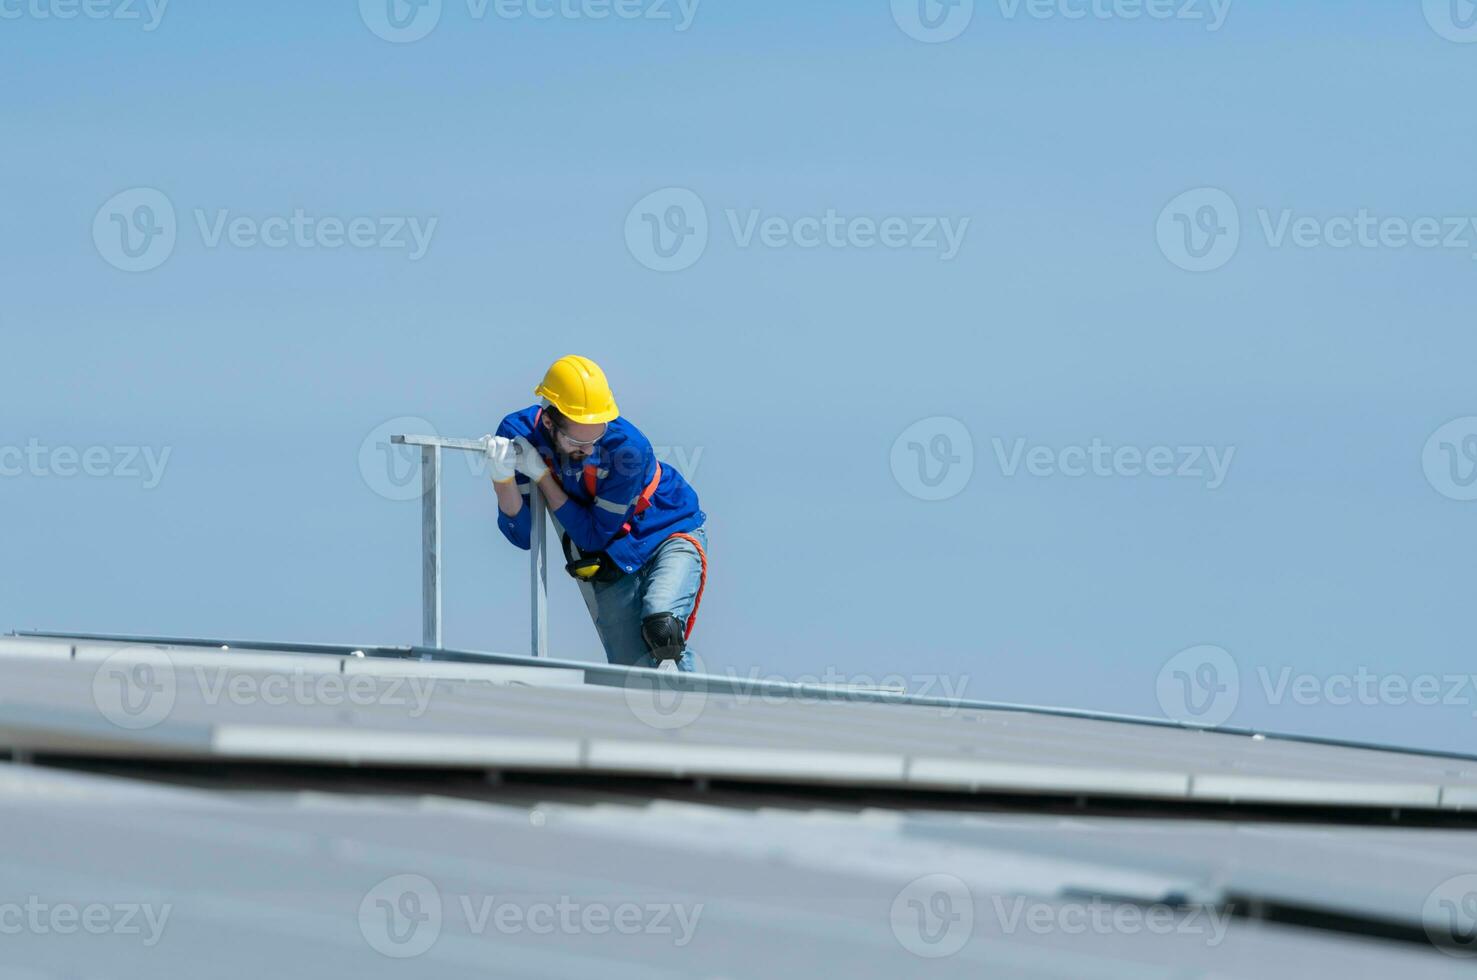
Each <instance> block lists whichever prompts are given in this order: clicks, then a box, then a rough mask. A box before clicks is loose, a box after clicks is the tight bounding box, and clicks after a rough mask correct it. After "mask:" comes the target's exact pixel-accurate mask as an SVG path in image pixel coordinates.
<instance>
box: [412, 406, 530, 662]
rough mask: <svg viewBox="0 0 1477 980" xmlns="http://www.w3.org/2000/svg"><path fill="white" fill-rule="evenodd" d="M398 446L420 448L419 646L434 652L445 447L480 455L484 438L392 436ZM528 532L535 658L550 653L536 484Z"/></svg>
mask: <svg viewBox="0 0 1477 980" xmlns="http://www.w3.org/2000/svg"><path fill="white" fill-rule="evenodd" d="M390 442H391V443H393V444H395V445H397V446H419V447H420V450H421V645H422V646H425V647H430V648H431V649H433V650H440V649H441V648H442V642H441V635H442V633H441V595H442V589H441V451H442V450H443V449H452V450H456V451H458V452H468V453H480V452H482V451H483V446H482V441H481V440H480V439H443V438H441V437H440V436H417V435H399V436H391V437H390ZM528 506H529V507H530V508H531V510H530V514H529V517H530V520H531V530H530V531H529V556H530V557H529V563H528V590H529V597H530V598H529V607H530V610H529V611H530V614H531V615H530V620H531V623H532V627H531V633H530V637H529V642H530V646H531V652H532V654H533V656H535V657H546V656H548V654H549V556H548V528H547V522H546V521H545V519H544V515H545V507H544V496H543V494H541V493H539V492H538V488H537V487H531V488H530V489H529V493H528Z"/></svg>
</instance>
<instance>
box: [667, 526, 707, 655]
mask: <svg viewBox="0 0 1477 980" xmlns="http://www.w3.org/2000/svg"><path fill="white" fill-rule="evenodd" d="M668 537H669V538H682V539H683V540H684V541H690V542H692V546H693V547H694V548H696V549H697V556H698V560H699V561H701V562H702V563H703V574H702V578H700V579H698V583H697V596H696V598H694V599H693V600H692V612H690V613H688V615H687V632H686V633H684V634H682V638H683V639H684V640H685V639H688V638H689V637H691V636H692V629H693V627H694V626H696V625H697V611H698V607H700V606H701V605H702V604H703V589H706V588H707V587H708V553H707V552H706V551H704V550H703V546H702V543H701V542H700V541H698V539H697V538H695V537H693V536H692V535H690V534H686V533H684V532H682V531H678V532H677V533H675V534H672V535H669V536H668Z"/></svg>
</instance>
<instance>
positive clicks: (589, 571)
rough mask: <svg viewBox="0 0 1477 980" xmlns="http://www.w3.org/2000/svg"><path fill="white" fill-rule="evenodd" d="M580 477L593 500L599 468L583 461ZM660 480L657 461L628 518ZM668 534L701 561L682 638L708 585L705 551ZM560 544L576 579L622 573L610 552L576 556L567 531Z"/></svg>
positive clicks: (647, 503)
mask: <svg viewBox="0 0 1477 980" xmlns="http://www.w3.org/2000/svg"><path fill="white" fill-rule="evenodd" d="M542 418H543V410H542V409H540V410H539V413H538V415H536V416H535V417H534V420H533V424H534V426H535V427H536V426H537V425H538V424H539V420H540V419H542ZM544 465H546V466H548V467H549V469H550V470H554V472H558V471H557V470H555V468H554V460H553V459H552V458H551V457H549V456H544ZM583 477H584V485H585V492H586V493H588V494H589V495H590V499H591V500H594V499H595V498H596V497H597V496H598V494H597V493H596V492H595V491H596V489H597V486H598V481H599V479H600V471H599V469H598V468H597V467H596V466H595V464H593V463H586V464H585V468H584V474H583ZM661 482H662V464H661V463H660V462H658V463H657V464H656V474H655V475H654V476H653V477H652V478H651V482H650V483H648V484H647V485H646V487H645V489H643V490H642V491H641V495H640V496H638V497H637V498H636V503H635V505H634V506H633V507H632V511H631V521H634V520H635V519H636V518H638V517H640V516H641V515H642V514H644V513H646V511H647V510H648V509H649V508H650V507H651V499H652V498H653V497H655V496H656V491H657V487H658V486H660V485H661ZM533 492H535V493H536V492H538V491H537V488H535V489H534V490H533ZM631 521H626V522H625V523H624V524H622V525H621V529H620V531H618V532H617V533H616V535H615V537H614V538H612V539H611V540H612V541H614V540H619V539H620V538H623V537H625V536H626V535H628V534H630V533H631ZM667 538H668V539H669V540H670V539H671V538H682V539H683V540H684V541H687V542H688V543H689V544H691V545H692V546H693V547H694V548H696V549H697V556H698V561H699V562H700V563H701V565H702V575H701V577H700V578H699V579H698V585H697V595H696V596H694V597H693V600H692V612H691V613H689V614H688V616H687V625H686V627H685V630H684V632H683V639H688V638H690V637H691V636H692V631H693V628H694V627H696V626H697V611H698V607H699V606H701V605H702V603H703V590H704V589H706V588H707V587H708V553H707V552H706V551H704V550H703V546H702V542H700V541H698V539H697V538H695V537H693V536H692V535H691V534H687V533H686V532H683V531H674V532H673V533H671V534H669V535H667ZM560 544H561V545H562V546H563V548H564V558H565V564H564V570H565V571H566V572H568V573H569V574H570V575H571V576H572V577H573V578H575V579H576V580H578V581H581V582H602V583H604V582H614V581H616V580H617V579H619V578H620V577H621V575H622V574H624V573H623V572H622V571H621V569H620V566H618V565H617V564H616V563H615V562H613V561H611V560H610V556H609V555H607V554H606V553H605V552H603V551H601V552H596V553H595V554H590V555H584V554H581V555H579V556H576V555H575V547H574V542H573V541H571V540H570V538H569V535H568V534H567V533H566V534H565V535H564V537H563V539H562V540H561V542H560Z"/></svg>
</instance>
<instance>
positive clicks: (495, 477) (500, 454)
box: [481, 436, 518, 483]
mask: <svg viewBox="0 0 1477 980" xmlns="http://www.w3.org/2000/svg"><path fill="white" fill-rule="evenodd" d="M481 441H482V451H483V452H484V453H485V454H486V455H487V470H488V472H489V473H491V474H492V482H493V483H507V482H508V481H509V480H511V479H513V476H514V474H515V473H516V472H517V469H518V449H517V447H516V446H514V445H513V440H512V439H508V438H505V437H504V436H483V437H482V440H481Z"/></svg>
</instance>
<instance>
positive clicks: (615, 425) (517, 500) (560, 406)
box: [482, 355, 708, 672]
mask: <svg viewBox="0 0 1477 980" xmlns="http://www.w3.org/2000/svg"><path fill="white" fill-rule="evenodd" d="M534 394H536V395H538V396H539V397H540V398H541V399H542V401H541V403H540V404H537V405H532V406H530V407H528V408H525V409H523V410H521V411H518V412H514V413H513V414H511V415H509V416H508V417H507V418H505V419H503V421H502V424H501V425H499V426H498V429H497V433H496V435H490V436H484V437H483V440H482V441H483V445H484V451H485V452H486V455H487V461H488V468H489V470H490V471H491V474H492V483H493V489H494V490H495V491H496V493H497V505H498V512H499V513H498V528H499V529H500V530H501V531H502V532H503V536H504V537H506V538H507V539H508V540H509V541H511V542H512V543H513V544H514V545H516V546H518V547H519V548H522V549H524V550H525V551H526V550H528V548H529V532H530V530H531V528H532V522H531V520H530V517H529V514H530V508H529V506H528V500H529V495H530V494H531V493H541V494H543V499H544V502H545V503H546V504H547V505H548V511H549V513H550V514H551V515H552V517H553V519H554V522H555V524H556V525H557V527H558V530H559V533H560V535H561V543H562V545H563V548H564V556H565V560H566V565H565V570H566V571H568V572H569V574H570V575H571V576H572V577H573V578H574V579H575V580H576V581H578V582H579V584H580V591H581V592H582V593H583V594H584V598H585V603H586V605H587V606H588V607H589V609H590V615H591V617H592V618H593V619H594V622H595V630H596V632H598V633H599V634H600V642H601V643H602V644H603V645H604V647H605V656H606V659H607V660H609V661H610V662H611V663H613V664H622V665H625V666H632V667H658V668H659V667H661V666H662V665H663V664H665V663H667V662H668V661H671V662H674V663H675V664H676V668H677V669H678V670H680V671H684V672H690V671H692V669H693V654H692V650H691V649H690V648H689V647H688V646H687V640H688V637H690V636H691V634H692V630H693V626H694V625H695V624H696V621H697V613H698V606H699V604H700V603H701V601H702V593H703V588H704V586H705V585H706V583H707V568H708V556H707V550H708V536H707V530H706V528H705V527H704V525H705V523H706V521H707V516H706V515H705V514H703V512H702V509H701V508H700V507H699V506H698V499H697V493H696V492H695V491H694V490H693V489H692V486H691V485H690V484H688V482H687V481H686V480H685V479H683V477H682V474H681V473H679V472H677V469H676V468H675V467H673V466H672V465H671V464H670V463H661V462H658V461H657V458H656V454H655V452H654V451H653V450H652V448H651V443H650V442H649V441H648V440H647V438H646V436H644V435H642V434H641V430H640V429H637V428H636V427H635V426H634V425H632V424H631V423H630V422H628V421H626V420H625V419H624V418H621V414H620V409H619V408H617V407H616V403H615V396H614V394H612V393H611V390H610V383H609V382H608V381H606V378H605V372H604V371H602V370H600V367H599V365H597V364H596V363H595V362H594V361H592V360H590V359H588V358H585V357H578V356H575V355H570V356H568V357H561V358H560V359H559V360H557V361H555V362H554V364H553V366H552V367H550V368H549V370H548V373H547V374H546V375H544V380H543V383H542V384H540V385H539V386H538V387H537V388H536V389H534Z"/></svg>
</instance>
